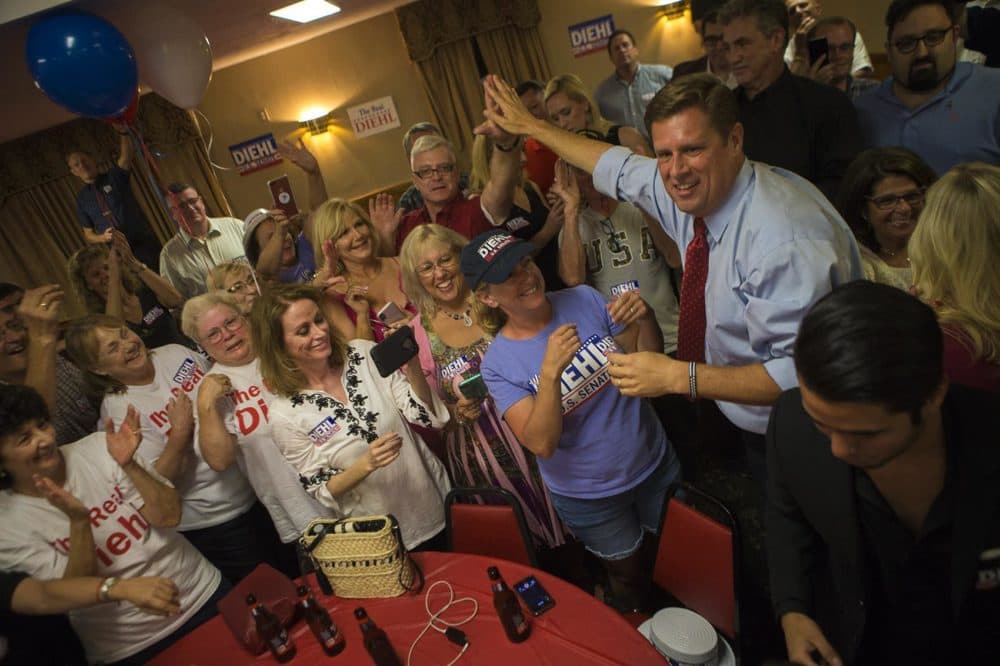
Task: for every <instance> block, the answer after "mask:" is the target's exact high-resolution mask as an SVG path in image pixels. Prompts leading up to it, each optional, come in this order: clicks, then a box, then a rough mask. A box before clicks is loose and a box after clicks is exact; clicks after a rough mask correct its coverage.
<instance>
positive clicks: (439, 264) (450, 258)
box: [417, 252, 455, 276]
mask: <svg viewBox="0 0 1000 666" xmlns="http://www.w3.org/2000/svg"><path fill="white" fill-rule="evenodd" d="M454 266H455V255H454V254H452V253H450V252H449V253H448V254H443V255H441V256H440V257H438V258H437V261H433V262H431V261H425V262H424V263H422V264H420V265H419V266H417V275H424V276H427V275H430V274H432V273H433V272H434V269H435V268H443V269H450V268H454Z"/></svg>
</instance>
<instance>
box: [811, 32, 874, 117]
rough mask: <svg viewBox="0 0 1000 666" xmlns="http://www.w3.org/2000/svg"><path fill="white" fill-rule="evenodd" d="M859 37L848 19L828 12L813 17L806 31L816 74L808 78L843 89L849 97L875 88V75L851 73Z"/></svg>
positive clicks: (852, 98)
mask: <svg viewBox="0 0 1000 666" xmlns="http://www.w3.org/2000/svg"><path fill="white" fill-rule="evenodd" d="M858 39H860V35H858V29H857V27H856V26H855V25H854V23H853V22H852V21H851V20H850V19H847V18H844V17H843V16H828V17H826V18H821V19H820V20H818V21H816V23H815V24H814V25H813V27H812V29H811V30H810V31H809V50H810V54H809V59H810V65H811V67H810V72H816V73H817V75H816V76H813V75H810V78H812V79H815V80H817V81H819V82H820V83H826V84H827V85H831V86H833V87H834V88H837V89H838V90H841V91H843V92H844V93H846V94H847V96H848V97H849V98H850V99H851V100H854V99H857V97H858V96H859V95H861V94H862V93H864V92H866V91H868V90H871V89H872V88H878V85H879V82H878V81H876V80H875V79H865V78H855V77H854V76H852V72H853V70H854V48H855V45H856V44H857V40H858ZM814 45H815V46H814ZM814 50H815V51H816V55H815V57H814V55H813V51H814Z"/></svg>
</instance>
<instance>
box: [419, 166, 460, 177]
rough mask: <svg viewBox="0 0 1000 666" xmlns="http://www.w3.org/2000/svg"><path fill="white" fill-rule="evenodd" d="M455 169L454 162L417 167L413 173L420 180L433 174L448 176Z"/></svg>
mask: <svg viewBox="0 0 1000 666" xmlns="http://www.w3.org/2000/svg"><path fill="white" fill-rule="evenodd" d="M454 170H455V165H454V164H439V165H437V166H436V167H424V168H422V169H417V170H416V171H414V172H413V175H414V176H416V177H417V178H419V179H420V180H427V179H428V178H431V177H433V176H447V175H448V174H450V173H451V172H452V171H454Z"/></svg>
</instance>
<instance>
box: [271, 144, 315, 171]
mask: <svg viewBox="0 0 1000 666" xmlns="http://www.w3.org/2000/svg"><path fill="white" fill-rule="evenodd" d="M278 150H280V151H281V154H282V155H284V156H285V157H287V158H288V160H289V161H290V162H291V163H292V164H294V165H295V166H297V167H299V168H300V169H302V170H303V171H305V172H306V173H316V172H317V171H319V162H317V161H316V157H315V156H314V155H313V154H312V153H310V152H309V149H308V148H306V145H305V144H304V143H302V139H299V140H298V145H293V144H292V143H291V142H289V141H279V142H278Z"/></svg>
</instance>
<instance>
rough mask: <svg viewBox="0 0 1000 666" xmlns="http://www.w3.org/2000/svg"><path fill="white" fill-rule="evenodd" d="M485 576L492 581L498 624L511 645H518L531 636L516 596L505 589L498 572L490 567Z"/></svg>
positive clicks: (528, 623) (508, 589) (525, 616)
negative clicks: (501, 626)
mask: <svg viewBox="0 0 1000 666" xmlns="http://www.w3.org/2000/svg"><path fill="white" fill-rule="evenodd" d="M486 574H487V575H488V576H489V577H490V580H491V581H493V608H495V609H496V611H497V616H498V617H499V618H500V624H502V625H503V630H504V632H505V633H506V634H507V638H508V639H510V642H511V643H520V642H521V641H523V640H525V639H526V638H528V635H529V634H531V623H530V622H529V620H528V616H527V615H525V614H524V609H523V608H521V603H520V602H519V601H518V600H517V595H515V594H514V592H513V591H512V590H511V589H510V588H509V587H507V583H505V582H504V580H503V578H502V577H501V576H500V570H499V569H497V568H496V567H490V568H489V569H487V570H486Z"/></svg>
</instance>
